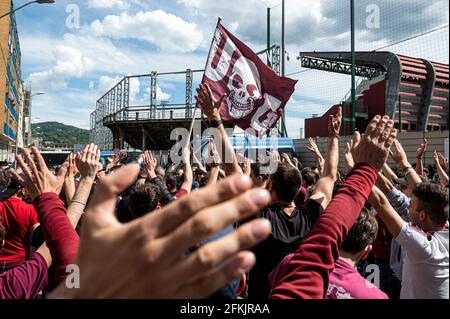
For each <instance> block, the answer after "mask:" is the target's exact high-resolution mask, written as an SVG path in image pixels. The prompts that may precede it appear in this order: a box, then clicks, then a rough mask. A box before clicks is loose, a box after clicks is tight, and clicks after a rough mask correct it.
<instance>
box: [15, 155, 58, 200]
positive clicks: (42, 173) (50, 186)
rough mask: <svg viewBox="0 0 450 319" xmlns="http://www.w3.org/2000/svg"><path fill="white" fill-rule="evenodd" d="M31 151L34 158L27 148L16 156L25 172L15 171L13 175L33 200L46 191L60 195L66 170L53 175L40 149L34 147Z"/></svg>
mask: <svg viewBox="0 0 450 319" xmlns="http://www.w3.org/2000/svg"><path fill="white" fill-rule="evenodd" d="M31 152H32V154H33V156H34V159H33V158H32V157H31V155H30V153H29V152H28V151H26V150H22V154H21V155H18V156H17V157H16V161H17V163H18V164H19V167H20V169H21V170H22V172H23V174H21V175H19V174H17V172H15V171H13V172H12V174H13V176H14V177H15V178H16V179H17V180H18V181H19V182H20V183H21V184H22V185H23V186H24V187H25V188H26V189H27V190H28V193H29V194H30V196H31V197H32V198H33V200H34V199H35V198H36V197H38V196H40V195H42V194H45V193H55V194H58V195H59V193H60V192H61V189H62V187H63V184H64V176H65V175H66V170H65V169H63V168H62V169H60V170H59V173H58V175H57V176H55V175H53V174H52V173H51V172H50V171H49V169H48V168H47V165H46V164H45V161H44V158H43V157H42V156H41V154H40V153H39V151H38V149H37V148H36V147H33V148H32V149H31Z"/></svg>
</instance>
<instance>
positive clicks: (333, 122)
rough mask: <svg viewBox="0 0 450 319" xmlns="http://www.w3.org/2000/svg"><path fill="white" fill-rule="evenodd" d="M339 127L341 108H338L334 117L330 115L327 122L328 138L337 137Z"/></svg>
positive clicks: (339, 131)
mask: <svg viewBox="0 0 450 319" xmlns="http://www.w3.org/2000/svg"><path fill="white" fill-rule="evenodd" d="M341 125H342V107H339V109H338V113H337V114H336V116H333V115H330V119H329V121H328V133H330V136H339V134H340V133H341Z"/></svg>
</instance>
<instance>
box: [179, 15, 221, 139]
mask: <svg viewBox="0 0 450 319" xmlns="http://www.w3.org/2000/svg"><path fill="white" fill-rule="evenodd" d="M220 22H222V17H218V18H217V25H216V29H215V30H214V35H213V39H212V41H211V46H210V47H209V51H208V57H207V58H206V63H205V73H206V70H207V68H208V61H209V57H210V55H211V51H212V48H213V43H214V38H215V36H216V31H217V29H218V28H219V26H220ZM205 73H203V78H202V83H203V82H204V80H205ZM197 105H198V102H197V103H196V105H195V109H194V114H193V116H192V120H191V128H190V130H189V135H188V139H187V142H186V143H187V145H186V147H187V146H188V145H189V144H190V142H191V137H192V132H193V131H194V123H195V117H196V115H197V109H198V107H197Z"/></svg>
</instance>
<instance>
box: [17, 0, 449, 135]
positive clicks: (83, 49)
mask: <svg viewBox="0 0 450 319" xmlns="http://www.w3.org/2000/svg"><path fill="white" fill-rule="evenodd" d="M280 2H281V1H279V0H246V1H242V0H239V1H238V0H228V1H226V0H216V1H211V0H168V1H153V0H77V1H74V0H56V3H55V4H53V5H37V4H34V5H32V6H29V7H27V8H26V9H23V10H21V11H20V12H19V13H18V14H17V22H18V28H19V36H20V41H21V47H22V69H23V74H24V77H25V79H26V82H27V83H29V84H31V85H32V88H33V90H34V91H35V92H37V91H45V92H46V95H42V96H37V97H35V99H34V101H33V107H34V109H33V118H34V120H35V121H59V122H63V123H65V124H70V125H75V126H78V127H81V128H85V129H87V128H88V127H89V114H90V112H92V110H93V109H94V108H95V102H96V100H97V99H98V98H99V97H101V96H102V95H103V94H104V93H105V92H106V91H107V90H108V89H110V88H111V87H112V86H114V85H115V83H117V81H119V80H120V79H121V78H122V77H123V76H125V75H130V74H143V73H150V72H151V71H158V72H167V71H181V70H185V69H187V68H191V69H197V68H198V69H202V68H203V67H204V65H205V61H206V55H207V50H208V48H209V44H210V41H211V37H212V34H213V31H214V26H215V23H216V20H217V17H218V16H221V17H222V18H223V24H224V25H225V26H226V27H227V28H228V29H230V30H231V31H232V32H234V33H235V34H236V35H237V36H238V37H239V38H241V39H242V40H243V41H245V42H246V43H247V44H248V45H249V46H250V47H251V48H253V49H254V50H255V51H259V50H261V49H263V48H264V47H265V39H266V8H267V6H271V7H273V9H272V12H273V14H272V26H273V28H272V40H273V43H278V44H279V43H280V37H281V36H280V34H281V26H280V20H281V19H280V17H281V7H280V6H279V3H280ZM23 3H25V1H23V0H15V5H16V6H19V5H21V4H23ZM343 3H344V2H343V1H335V0H302V1H298V0H287V1H286V6H287V10H286V11H287V34H286V37H287V51H288V54H289V56H290V61H288V62H287V73H288V74H290V73H294V72H298V71H301V70H302V69H301V67H300V63H299V61H297V59H296V57H297V56H298V53H299V52H300V51H313V50H316V51H320V50H336V51H337V50H347V49H348V48H349V34H348V6H346V5H344V4H343ZM369 4H376V5H377V6H378V7H379V9H380V25H379V26H378V28H367V26H366V25H365V21H366V19H367V16H368V15H369V13H367V12H366V9H367V6H368V5H369ZM73 10H75V11H76V12H77V11H79V25H78V21H77V19H75V20H74V19H72V17H73V16H72V15H71V13H73V12H74V11H73ZM356 10H357V11H356V12H357V16H358V21H357V39H358V42H357V48H358V49H359V50H374V49H377V48H379V47H383V46H385V45H389V44H391V43H394V42H397V41H399V40H402V39H405V38H407V37H411V36H412V35H416V34H419V33H422V32H425V31H428V30H432V29H434V28H437V27H440V26H445V25H448V20H449V18H448V1H447V0H430V1H417V0H405V1H392V0H391V1H388V0H370V1H369V0H367V1H366V0H360V1H357V8H356ZM73 21H75V22H76V23H75V24H74V23H71V22H73ZM68 22H69V23H68ZM387 50H391V51H394V52H398V53H402V54H407V55H413V56H417V57H422V58H427V59H432V60H435V61H439V62H444V63H448V27H447V28H444V29H443V30H441V31H438V32H434V33H433V34H431V35H428V36H422V37H419V38H417V39H414V40H411V41H407V42H405V43H402V44H400V45H396V46H393V47H389V48H388V49H387ZM198 77H199V76H198ZM292 77H293V78H295V79H298V80H299V83H298V85H297V90H296V92H295V94H294V97H293V98H292V100H291V103H290V104H289V105H288V107H287V116H288V119H287V121H288V127H289V129H290V133H291V135H292V136H294V137H295V136H296V135H298V134H299V125H300V123H301V121H300V118H305V117H308V116H310V115H311V114H313V113H322V112H324V111H326V110H327V109H328V108H329V107H331V106H332V105H333V104H335V103H337V102H339V101H340V100H341V99H342V98H343V97H344V96H345V95H346V93H347V92H348V90H349V86H350V79H349V78H348V77H346V76H342V75H336V74H327V73H323V72H318V71H310V72H306V73H302V74H296V75H293V76H292ZM198 80H199V78H197V81H198ZM135 86H136V87H135V88H134V91H133V94H134V96H133V98H134V100H135V102H136V103H137V104H139V103H140V101H141V100H144V98H145V97H146V94H147V92H146V88H147V87H148V83H145V81H142V83H135ZM159 86H160V87H159V90H158V93H159V99H169V100H170V101H171V102H172V103H177V102H180V103H183V102H184V79H183V77H165V78H161V79H160V82H159Z"/></svg>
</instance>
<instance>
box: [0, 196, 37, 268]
mask: <svg viewBox="0 0 450 319" xmlns="http://www.w3.org/2000/svg"><path fill="white" fill-rule="evenodd" d="M0 216H1V218H0V220H1V223H2V224H3V226H4V227H5V228H6V240H5V246H4V247H3V249H2V250H1V251H0V265H1V266H5V267H8V266H14V265H16V264H17V263H18V262H20V261H23V260H25V259H27V258H28V256H29V255H30V236H31V230H32V227H33V225H35V224H37V223H38V218H37V214H36V210H35V208H34V206H33V205H30V204H27V203H25V202H24V201H22V200H20V199H18V198H15V197H11V198H9V199H7V200H4V201H1V202H0Z"/></svg>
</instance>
